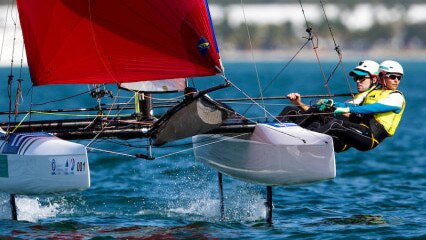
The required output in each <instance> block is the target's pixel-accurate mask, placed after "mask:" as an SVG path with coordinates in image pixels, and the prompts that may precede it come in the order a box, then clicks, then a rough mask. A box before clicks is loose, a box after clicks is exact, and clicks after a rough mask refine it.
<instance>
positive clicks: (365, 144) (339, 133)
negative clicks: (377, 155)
mask: <svg viewBox="0 0 426 240" xmlns="http://www.w3.org/2000/svg"><path fill="white" fill-rule="evenodd" d="M393 93H398V94H401V95H402V96H403V97H404V95H403V94H402V93H401V92H400V91H397V90H380V89H374V90H371V91H370V92H369V93H368V94H367V96H366V97H365V99H364V101H363V103H362V104H361V105H367V104H373V103H376V102H378V101H380V100H382V99H385V98H387V97H388V96H389V95H390V94H393ZM404 109H405V99H404V103H403V105H402V108H401V110H400V111H399V112H398V113H396V112H393V111H388V112H382V113H376V114H353V113H352V114H351V117H350V119H349V120H348V119H344V117H339V118H335V119H333V120H332V121H330V122H328V123H327V124H326V125H324V126H322V127H321V128H320V129H318V131H319V132H322V133H326V134H329V135H332V136H335V137H337V138H338V139H339V140H340V141H342V142H344V143H346V144H347V145H349V146H351V147H354V148H356V149H358V150H360V151H368V150H371V149H373V148H375V147H376V146H377V145H379V143H380V142H382V141H383V139H385V138H386V137H389V136H393V135H394V133H395V130H396V128H397V127H398V124H399V122H400V120H401V117H402V114H403V112H404Z"/></svg>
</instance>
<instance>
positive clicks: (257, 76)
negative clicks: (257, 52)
mask: <svg viewBox="0 0 426 240" xmlns="http://www.w3.org/2000/svg"><path fill="white" fill-rule="evenodd" d="M241 8H242V10H243V16H244V23H245V26H246V30H247V36H248V40H249V43H250V52H251V60H252V61H253V64H254V70H255V72H256V80H257V86H258V88H259V92H260V98H261V101H262V106H263V109H264V114H265V118H267V117H268V116H267V114H266V105H265V101H264V100H263V91H262V86H261V84H260V78H259V71H258V69H257V64H256V61H255V60H254V53H253V43H252V40H251V35H250V29H249V26H248V23H247V18H246V12H245V9H244V4H243V0H241Z"/></svg>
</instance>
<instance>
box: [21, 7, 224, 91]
mask: <svg viewBox="0 0 426 240" xmlns="http://www.w3.org/2000/svg"><path fill="white" fill-rule="evenodd" d="M17 4H18V11H19V15H20V21H21V25H22V31H23V35H24V42H25V48H26V52H27V59H28V65H29V68H30V73H31V78H32V81H33V84H34V85H46V84H86V83H122V82H136V81H146V80H152V79H158V80H160V79H174V78H183V77H199V76H209V75H215V74H218V73H220V72H221V71H222V67H221V64H220V60H219V54H218V50H217V44H216V40H215V37H214V32H213V29H212V25H211V20H210V16H209V12H208V6H207V3H206V1H205V0H185V1H176V0H143V1H140V0H43V1H37V0H17Z"/></svg>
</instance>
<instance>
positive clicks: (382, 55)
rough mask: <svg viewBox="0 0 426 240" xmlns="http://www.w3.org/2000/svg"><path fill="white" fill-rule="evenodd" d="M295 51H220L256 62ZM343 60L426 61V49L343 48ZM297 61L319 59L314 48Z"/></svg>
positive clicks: (324, 54) (325, 54)
mask: <svg viewBox="0 0 426 240" xmlns="http://www.w3.org/2000/svg"><path fill="white" fill-rule="evenodd" d="M295 52H296V50H294V52H290V51H281V50H271V51H267V50H255V51H253V53H252V52H251V51H236V50H232V51H226V50H222V51H221V52H220V55H221V58H222V60H223V61H226V62H252V61H253V58H254V60H255V61H256V62H283V61H289V60H290V59H291V58H292V57H293V55H294V54H295ZM318 56H319V58H320V60H322V61H338V55H337V53H336V52H334V51H330V50H327V51H324V50H318ZM342 56H343V61H360V60H365V59H372V60H376V61H383V60H386V59H394V60H397V61H398V60H399V61H420V62H423V61H426V49H425V50H423V49H422V50H419V49H416V50H400V51H395V50H393V51H387V50H379V49H376V50H369V51H354V50H347V51H345V50H343V51H342ZM295 61H317V59H316V57H315V53H314V51H313V50H310V51H307V50H306V51H304V52H301V53H299V54H298V55H297V56H296V58H295Z"/></svg>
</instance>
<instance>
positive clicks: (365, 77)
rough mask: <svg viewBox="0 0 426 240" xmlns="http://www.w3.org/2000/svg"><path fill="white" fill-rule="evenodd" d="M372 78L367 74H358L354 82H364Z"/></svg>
mask: <svg viewBox="0 0 426 240" xmlns="http://www.w3.org/2000/svg"><path fill="white" fill-rule="evenodd" d="M367 79H370V77H367V76H356V77H354V82H358V81H359V82H364V81H365V80H367Z"/></svg>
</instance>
